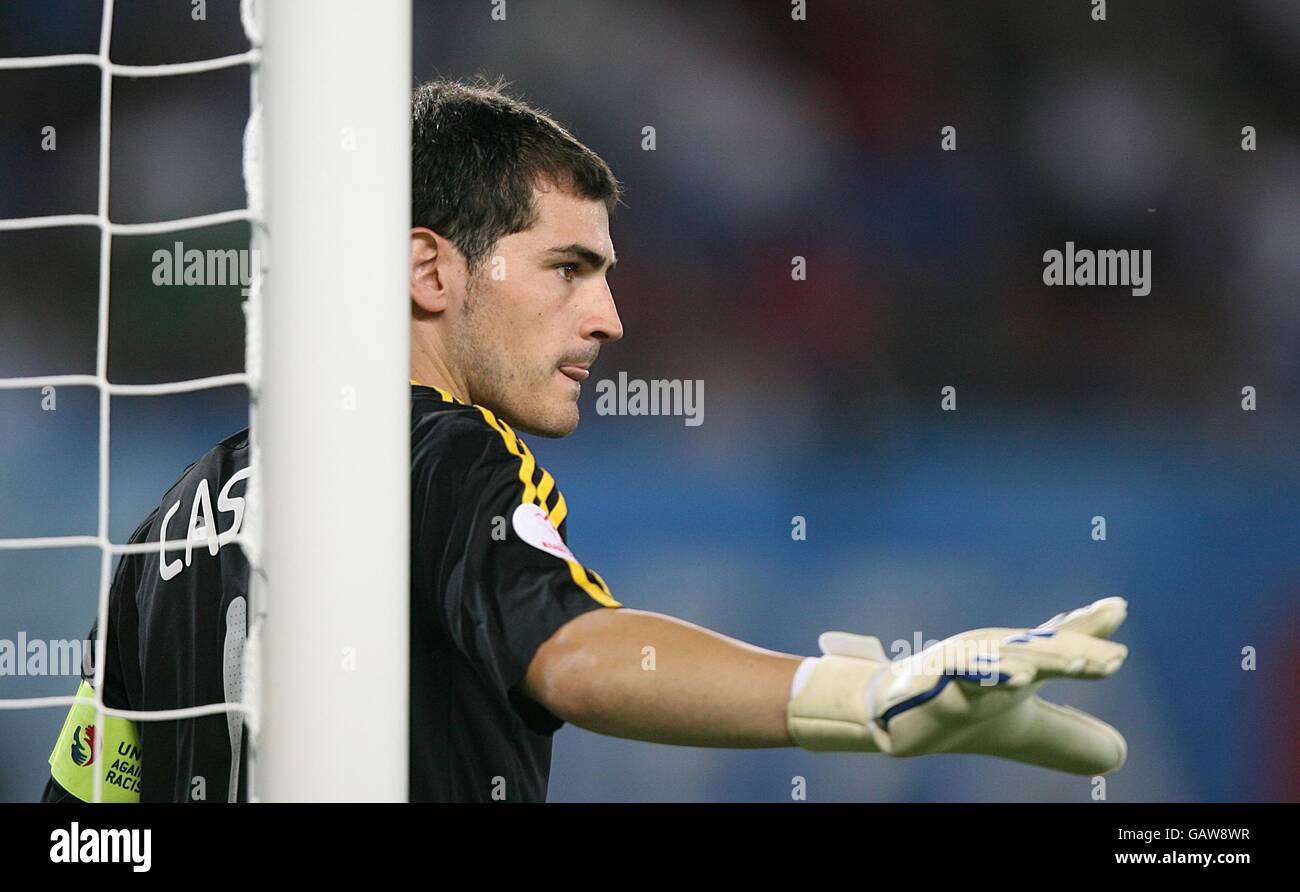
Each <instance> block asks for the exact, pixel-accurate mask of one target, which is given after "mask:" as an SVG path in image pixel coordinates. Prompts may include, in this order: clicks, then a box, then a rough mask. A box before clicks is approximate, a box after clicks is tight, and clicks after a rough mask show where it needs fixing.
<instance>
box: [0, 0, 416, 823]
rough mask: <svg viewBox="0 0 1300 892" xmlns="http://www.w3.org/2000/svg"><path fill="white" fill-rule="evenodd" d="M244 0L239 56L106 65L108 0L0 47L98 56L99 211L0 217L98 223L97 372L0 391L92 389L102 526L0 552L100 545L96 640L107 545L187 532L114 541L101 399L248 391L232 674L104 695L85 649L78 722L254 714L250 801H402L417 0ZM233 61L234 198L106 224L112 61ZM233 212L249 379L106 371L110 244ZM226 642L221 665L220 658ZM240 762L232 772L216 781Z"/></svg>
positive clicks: (12, 382)
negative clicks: (244, 262)
mask: <svg viewBox="0 0 1300 892" xmlns="http://www.w3.org/2000/svg"><path fill="white" fill-rule="evenodd" d="M240 13H241V15H240V17H241V21H242V23H243V26H244V30H245V33H246V35H247V37H248V39H249V43H250V49H249V51H248V52H246V53H241V54H238V55H234V56H227V57H222V58H216V59H201V60H195V61H191V62H183V63H174V64H166V65H145V66H127V65H118V64H115V63H113V62H112V60H111V51H110V49H111V48H110V44H111V37H112V30H113V29H112V25H113V0H104V2H103V20H102V26H101V37H100V46H99V52H98V53H85V54H64V55H50V56H40V57H27V58H11V59H0V69H17V68H52V67H62V66H67V65H90V66H97V67H98V68H99V69H100V71H101V96H100V147H99V148H100V151H99V186H98V210H97V212H96V213H94V214H71V215H51V216H44V217H28V218H12V219H0V231H5V230H26V229H39V228H49V227H61V226H93V227H97V228H98V229H99V232H100V260H99V317H98V325H99V329H98V339H97V348H96V372H95V374H93V375H73V374H69V375H48V376H42V377H34V378H7V379H0V389H38V390H39V389H40V388H45V387H54V386H90V387H95V388H97V390H98V392H99V492H98V497H99V510H98V525H97V532H96V533H95V534H94V535H81V536H59V537H37V538H30V539H0V549H31V548H95V549H98V550H99V553H100V557H101V559H100V580H99V599H98V604H99V607H98V617H99V623H98V637H99V640H98V641H97V642H95V646H96V649H97V652H99V653H102V652H103V651H102V648H103V640H104V636H105V634H106V631H105V630H106V626H107V623H106V616H107V609H108V593H109V586H110V582H111V577H112V568H113V557H114V556H115V555H124V554H127V553H136V552H144V551H155V550H157V549H159V548H160V547H166V548H184V547H185V542H184V540H181V541H179V542H172V541H169V542H167V543H162V544H161V545H160V543H158V542H156V541H155V542H148V543H141V544H139V545H128V544H125V543H116V542H112V541H110V538H109V515H108V511H109V489H110V481H109V454H110V452H109V445H110V438H111V426H110V407H111V398H112V397H114V396H152V395H161V394H171V393H182V392H191V391H197V390H204V389H209V388H216V387H227V386H231V385H239V384H243V385H246V386H247V387H248V391H249V427H250V471H251V474H250V476H249V481H248V486H247V492H246V501H247V513H246V516H245V518H244V524H243V527H242V529H241V530H240V532H239V533H238V535H237V536H235V537H233V541H234V542H236V543H238V545H239V547H241V548H243V549H244V551H245V554H246V555H247V557H248V560H249V564H250V566H251V568H252V570H251V573H250V580H249V586H250V590H249V598H248V616H247V642H246V644H245V646H244V648H243V651H244V652H243V660H242V662H243V667H244V671H243V672H242V673H239V674H236V675H235V679H234V682H233V683H231V684H229V685H228V687H227V695H226V702H225V703H220V704H205V705H199V706H195V707H190V708H186V709H173V710H167V711H162V712H136V711H128V710H118V709H111V708H109V707H107V706H106V705H105V704H104V702H103V684H102V683H103V673H104V666H103V660H96V668H95V672H96V675H95V685H94V687H95V699H94V701H93V706H94V708H95V712H96V724H97V725H99V726H102V724H103V720H104V717H105V716H106V715H114V716H119V717H122V718H128V719H132V720H135V721H141V722H144V721H151V720H152V721H160V720H168V719H182V718H193V717H197V716H201V715H211V714H214V713H222V712H224V713H226V714H227V716H228V717H229V721H230V727H231V729H232V730H231V733H232V741H238V740H239V738H240V733H239V729H240V727H241V724H242V725H245V726H246V727H247V729H248V731H249V738H250V741H251V748H250V751H249V752H245V753H242V755H241V754H240V753H239V752H238V746H237V744H236V745H235V749H236V758H237V759H238V758H242V759H244V760H245V762H246V767H247V776H248V782H249V783H248V785H249V797H250V799H251V800H253V801H304V802H305V801H402V800H405V799H406V798H408V797H407V793H408V790H407V786H408V780H407V779H408V737H407V734H408V722H409V717H408V709H409V703H408V698H409V694H408V689H409V688H408V686H409V680H408V675H409V665H410V664H409V659H408V650H409V639H408V623H409V610H410V607H409V581H408V579H409V560H410V551H409V547H408V546H409V531H408V528H409V520H410V510H409V477H410V470H409V469H410V445H409V444H410V396H409V392H410V391H409V385H408V383H407V382H408V378H409V370H410V357H409V310H408V299H407V291H408V284H407V274H406V269H407V265H408V250H409V249H408V238H407V233H408V230H409V219H410V96H411V2H410V0H381V2H373V0H311V2H308V0H261V2H255V0H241V7H240ZM241 65H246V66H248V67H249V69H250V93H251V115H250V119H249V122H248V126H247V129H246V131H245V135H244V137H245V138H244V143H245V145H244V176H245V184H246V187H247V195H248V206H247V208H243V209H236V210H230V211H222V212H219V213H215V214H207V215H203V216H196V217H189V218H185V219H177V220H159V221H151V222H147V223H133V224H121V223H114V222H112V220H110V215H109V194H110V187H111V184H110V183H109V169H110V163H109V162H110V146H111V121H112V85H113V80H114V78H118V77H167V76H171V75H179V74H195V73H200V72H207V71H213V70H217V69H221V68H229V67H235V66H241ZM195 175H196V176H201V175H202V172H198V171H196V173H195ZM241 220H242V221H247V222H248V223H249V224H250V226H251V228H252V232H253V243H252V246H251V247H252V248H253V249H254V250H255V253H254V254H253V257H254V258H259V257H260V260H261V265H260V267H257V268H255V269H254V271H253V281H252V283H251V286H250V288H249V289H248V300H247V303H246V304H245V311H246V317H247V332H248V334H247V343H246V369H245V372H244V373H243V374H231V375H220V376H214V377H209V378H200V379H193V380H187V381H169V382H162V383H158V384H147V385H138V384H136V385H126V384H116V383H113V382H111V381H109V380H108V358H107V357H108V319H109V313H110V306H111V295H110V294H109V281H110V277H109V264H110V260H111V246H112V241H113V239H114V238H115V237H129V236H132V235H147V234H153V233H162V232H172V231H181V230H190V229H196V228H200V227H205V226H212V225H217V224H220V223H228V222H233V221H241ZM197 457H198V456H195V458H197ZM164 486H165V484H164ZM161 494H162V493H161V491H160V492H159V495H161ZM132 520H133V522H134V521H135V520H138V518H133V519H132ZM228 640H234V641H236V642H238V640H239V639H238V636H236V637H235V638H234V639H228ZM230 646H231V645H229V644H228V648H229V647H230ZM235 647H236V649H235V650H234V651H233V657H232V652H230V651H228V653H227V660H228V661H230V660H232V659H233V661H234V662H235V663H238V662H239V658H238V649H237V647H238V645H237V644H236V645H235ZM77 702H85V703H87V704H88V705H92V702H91V701H83V700H79V699H77V698H75V697H73V696H60V697H34V698H25V699H5V700H0V709H31V708H46V707H62V708H66V707H67V706H68V705H70V704H73V703H77ZM146 758H147V756H146ZM237 776H238V766H237V765H236V766H235V767H234V768H233V769H232V780H234V779H235V778H237ZM102 781H103V779H102V777H100V776H99V773H98V772H97V773H96V776H95V781H94V794H93V799H94V801H101V799H102V793H103V790H102V787H103V782H102ZM232 798H233V797H232Z"/></svg>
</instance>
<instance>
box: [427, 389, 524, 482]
mask: <svg viewBox="0 0 1300 892" xmlns="http://www.w3.org/2000/svg"><path fill="white" fill-rule="evenodd" d="M522 461H528V462H531V461H532V453H531V452H530V450H529V449H528V446H527V444H525V443H524V441H523V440H522V439H521V438H520V437H519V436H518V435H517V434H515V432H514V430H513V429H511V427H510V425H509V424H508V423H507V422H506V421H505V420H504V419H502V418H499V417H498V416H497V415H496V414H495V413H494V412H493V411H492V410H491V409H488V408H487V407H485V406H480V405H470V404H467V403H462V402H460V401H459V400H457V399H456V398H455V397H453V396H452V395H451V394H449V393H447V392H446V391H445V390H442V389H440V388H437V387H429V386H425V385H414V386H412V405H411V466H412V468H413V469H418V468H422V467H425V468H427V467H430V466H436V467H437V468H438V469H439V470H443V471H452V472H456V473H468V472H469V471H471V470H472V469H474V468H483V469H486V468H492V467H496V466H499V465H502V464H505V465H511V464H514V465H517V464H519V463H520V462H522Z"/></svg>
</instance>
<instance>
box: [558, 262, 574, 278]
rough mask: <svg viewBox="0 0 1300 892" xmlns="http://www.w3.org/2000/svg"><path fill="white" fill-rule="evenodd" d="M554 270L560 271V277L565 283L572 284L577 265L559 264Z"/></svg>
mask: <svg viewBox="0 0 1300 892" xmlns="http://www.w3.org/2000/svg"><path fill="white" fill-rule="evenodd" d="M556 269H558V270H559V271H560V277H561V278H562V279H564V281H566V282H572V281H573V277H574V276H576V275H577V274H578V264H576V263H561V264H560V265H559V266H557V267H556Z"/></svg>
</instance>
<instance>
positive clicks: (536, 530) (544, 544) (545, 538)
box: [510, 502, 577, 561]
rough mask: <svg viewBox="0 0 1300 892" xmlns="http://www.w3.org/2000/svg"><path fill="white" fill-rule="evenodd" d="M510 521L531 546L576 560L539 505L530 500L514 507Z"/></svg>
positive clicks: (559, 556)
mask: <svg viewBox="0 0 1300 892" xmlns="http://www.w3.org/2000/svg"><path fill="white" fill-rule="evenodd" d="M510 523H511V525H513V526H514V528H515V532H516V533H517V534H519V538H520V539H523V540H524V541H525V542H527V543H528V544H529V545H531V546H533V548H536V549H538V550H540V551H544V552H546V553H547V554H553V555H555V556H556V557H558V558H563V559H565V560H568V561H576V560H577V558H575V557H574V556H573V552H572V551H569V546H567V545H565V544H564V540H563V539H561V538H560V531H559V530H557V529H556V528H555V527H553V526H551V522H550V520H548V519H547V517H546V512H545V511H543V510H542V509H541V507H539V506H537V505H534V504H532V503H531V502H528V503H525V504H522V505H520V506H519V507H518V508H516V509H515V513H514V516H513V517H511V518H510Z"/></svg>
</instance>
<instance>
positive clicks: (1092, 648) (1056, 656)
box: [997, 631, 1128, 683]
mask: <svg viewBox="0 0 1300 892" xmlns="http://www.w3.org/2000/svg"><path fill="white" fill-rule="evenodd" d="M997 656H998V663H999V665H1000V667H1001V671H1002V673H1003V674H1004V675H1011V676H1013V677H1014V676H1015V675H1016V674H1018V673H1021V672H1024V671H1026V669H1028V668H1032V669H1033V671H1034V677H1036V678H1038V679H1046V678H1106V677H1108V676H1110V675H1114V674H1115V673H1116V672H1118V671H1119V668H1120V667H1121V666H1123V665H1124V660H1125V658H1126V657H1127V656H1128V648H1127V647H1125V646H1124V645H1123V644H1119V643H1117V642H1115V641H1107V640H1106V639H1104V638H1094V637H1092V636H1091V635H1086V634H1083V633H1081V632H1070V631H1059V632H1052V633H1051V634H1049V635H1043V634H1041V633H1040V634H1027V635H1015V636H1012V637H1010V638H1007V639H1005V640H1004V641H1002V642H1000V643H999V646H998V651H997ZM1009 683H1013V682H1010V681H1009Z"/></svg>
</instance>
